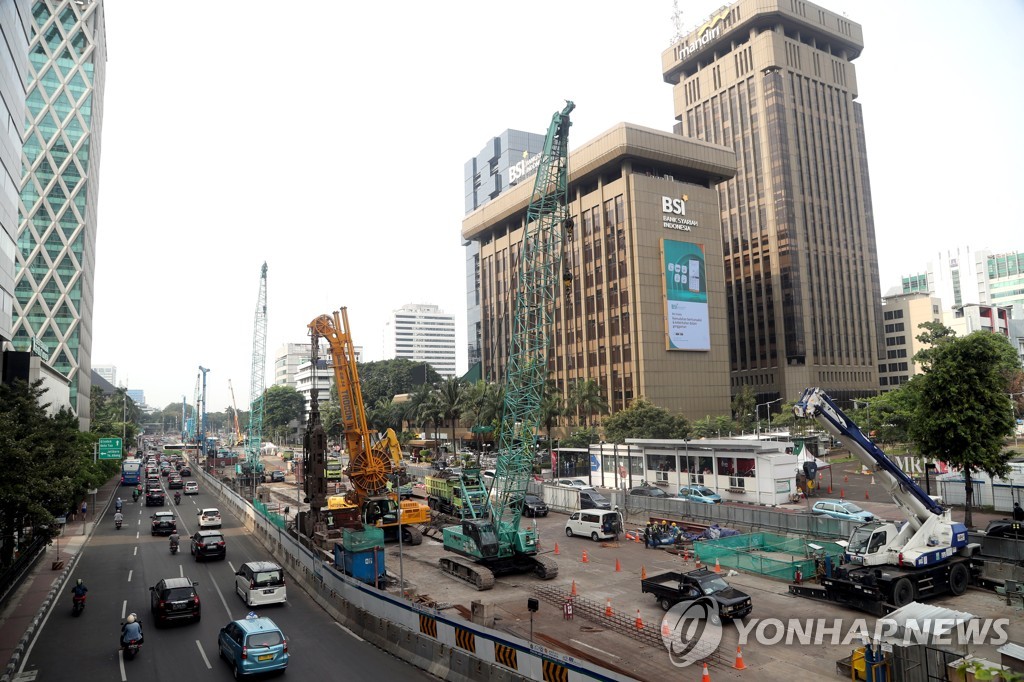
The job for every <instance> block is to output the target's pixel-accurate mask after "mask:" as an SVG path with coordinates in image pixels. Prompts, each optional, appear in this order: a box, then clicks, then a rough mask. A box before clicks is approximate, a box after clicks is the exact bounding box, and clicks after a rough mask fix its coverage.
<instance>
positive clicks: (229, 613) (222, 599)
mask: <svg viewBox="0 0 1024 682" xmlns="http://www.w3.org/2000/svg"><path fill="white" fill-rule="evenodd" d="M206 575H208V576H210V583H211V584H212V585H213V589H215V590H217V596H218V597H220V603H221V604H223V605H224V610H225V611H227V612H228V620H231V618H232V616H231V609H229V608H228V602H227V600H226V599H224V594H223V593H222V592H221V591H220V586H219V585H217V581H216V580H214V579H213V574H212V573H210V567H209V566H207V567H206Z"/></svg>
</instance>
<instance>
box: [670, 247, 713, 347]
mask: <svg viewBox="0 0 1024 682" xmlns="http://www.w3.org/2000/svg"><path fill="white" fill-rule="evenodd" d="M661 253H662V263H663V265H664V267H663V272H664V277H665V344H666V346H665V347H666V348H667V349H668V350H711V329H710V326H709V324H708V291H707V270H706V268H705V262H704V245H703V244H694V243H692V242H679V241H675V240H672V239H663V240H661Z"/></svg>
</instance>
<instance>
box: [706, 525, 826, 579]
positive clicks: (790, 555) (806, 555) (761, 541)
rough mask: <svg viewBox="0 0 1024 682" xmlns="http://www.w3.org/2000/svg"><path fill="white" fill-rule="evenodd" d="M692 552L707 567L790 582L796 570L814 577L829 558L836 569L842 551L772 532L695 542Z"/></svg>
mask: <svg viewBox="0 0 1024 682" xmlns="http://www.w3.org/2000/svg"><path fill="white" fill-rule="evenodd" d="M812 545H813V546H812ZM693 549H694V551H695V552H696V553H697V557H698V558H699V559H700V560H701V562H703V563H704V564H707V565H709V566H713V565H715V564H716V563H717V564H718V565H719V566H721V567H722V568H735V569H737V570H740V571H746V572H747V573H759V574H761V575H765V576H768V577H770V578H776V579H778V580H785V581H788V580H792V579H793V576H794V574H795V573H796V571H797V570H798V569H799V570H800V572H801V573H802V574H803V575H804V576H806V577H807V578H810V577H812V576H814V575H815V573H816V572H817V571H819V570H823V569H824V560H825V557H826V556H829V557H831V558H832V562H833V565H834V566H838V565H839V556H840V555H841V554H842V553H843V548H842V547H840V546H839V545H837V544H836V543H834V542H826V541H824V540H817V541H815V542H811V541H810V540H807V539H804V538H787V537H783V536H781V535H776V534H774V533H750V534H748V535H733V536H732V537H727V538H721V539H718V540H705V541H703V542H695V543H694V544H693Z"/></svg>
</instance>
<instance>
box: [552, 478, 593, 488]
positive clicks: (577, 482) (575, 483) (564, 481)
mask: <svg viewBox="0 0 1024 682" xmlns="http://www.w3.org/2000/svg"><path fill="white" fill-rule="evenodd" d="M555 485H560V486H562V487H563V488H576V490H596V488H594V486H592V485H590V484H589V483H587V482H586V481H584V480H583V479H582V478H559V479H557V480H556V481H555Z"/></svg>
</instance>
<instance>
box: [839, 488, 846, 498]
mask: <svg viewBox="0 0 1024 682" xmlns="http://www.w3.org/2000/svg"><path fill="white" fill-rule="evenodd" d="M845 497H846V491H845V490H844V489H842V488H840V489H839V499H840V500H842V499H843V498H845Z"/></svg>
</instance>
